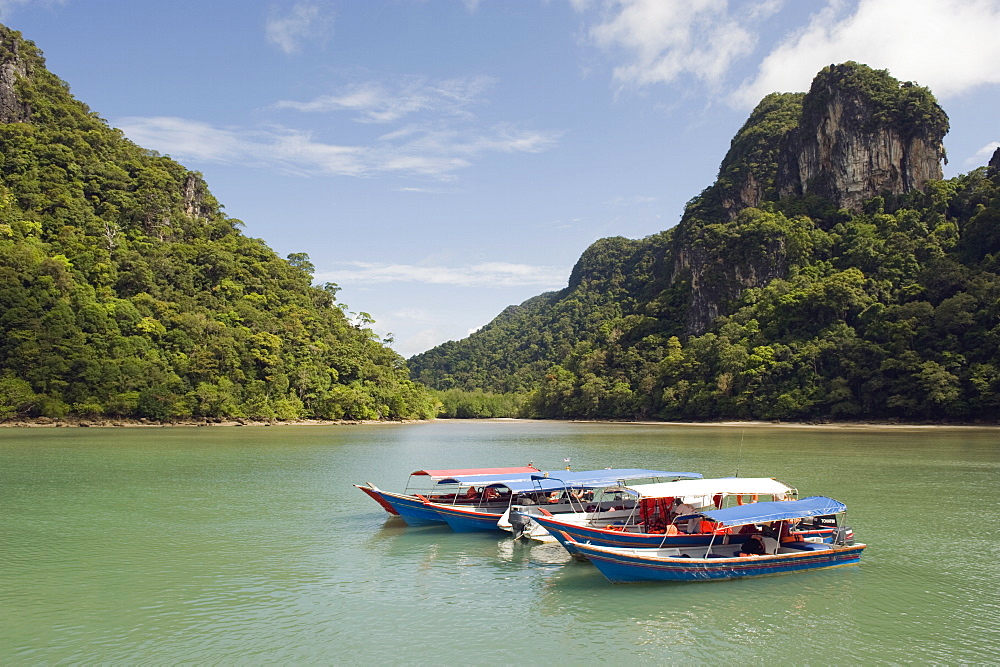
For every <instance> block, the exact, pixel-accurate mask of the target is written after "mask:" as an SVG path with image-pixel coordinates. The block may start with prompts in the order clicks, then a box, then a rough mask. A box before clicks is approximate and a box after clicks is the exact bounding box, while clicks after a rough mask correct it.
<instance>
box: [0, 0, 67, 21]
mask: <svg viewBox="0 0 1000 667" xmlns="http://www.w3.org/2000/svg"><path fill="white" fill-rule="evenodd" d="M64 4H66V0H0V19H4V20H6V19H7V18H8V17H9V16H10V15H11V14H12V13H13V12H14V10H16V9H17V8H18V7H21V6H24V5H40V6H42V7H52V6H57V5H64Z"/></svg>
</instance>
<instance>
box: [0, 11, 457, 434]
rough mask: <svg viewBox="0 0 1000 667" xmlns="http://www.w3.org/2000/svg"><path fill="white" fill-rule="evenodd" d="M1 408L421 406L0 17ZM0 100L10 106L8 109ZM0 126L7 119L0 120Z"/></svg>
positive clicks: (336, 314) (56, 412)
mask: <svg viewBox="0 0 1000 667" xmlns="http://www.w3.org/2000/svg"><path fill="white" fill-rule="evenodd" d="M0 62H7V63H15V64H18V65H21V66H23V68H24V71H25V74H26V75H25V76H17V77H16V78H17V80H16V82H15V83H14V85H13V91H14V93H15V94H16V97H17V100H18V102H19V103H20V105H21V107H22V108H24V109H28V110H30V115H29V117H28V118H26V119H25V122H0V419H10V418H20V417H39V416H46V417H56V418H60V417H64V416H67V415H76V416H81V417H130V418H138V417H145V418H150V419H157V420H167V419H177V418H189V417H205V418H252V419H275V418H276V419H295V418H304V417H309V418H327V419H401V418H429V417H433V416H434V415H435V413H436V411H437V408H438V405H439V404H438V402H437V400H436V399H434V398H433V397H432V396H431V394H430V392H429V391H428V390H427V389H426V388H424V387H423V386H422V385H419V384H416V383H413V382H411V380H410V378H409V372H408V370H407V368H406V365H405V362H404V360H403V359H402V358H401V357H400V356H399V355H397V354H396V353H395V352H393V351H392V350H390V349H389V348H388V347H386V346H385V345H384V344H383V343H382V341H380V340H378V337H377V336H376V335H375V334H374V333H373V332H372V331H371V330H370V329H369V328H367V326H368V325H370V324H371V320H370V319H368V318H366V317H365V316H364V314H363V313H362V314H361V315H360V316H359V317H348V316H347V315H346V314H345V312H344V310H346V307H344V306H343V304H337V303H336V299H335V295H336V291H337V287H336V286H335V285H332V284H327V285H326V286H324V287H323V288H319V287H314V286H312V275H311V272H312V268H313V267H312V265H311V264H310V263H309V261H308V257H307V256H306V255H305V254H294V255H291V256H289V258H288V260H284V259H281V258H279V257H278V256H277V255H276V254H275V253H274V252H273V251H272V250H271V249H270V248H268V247H267V245H265V244H264V242H263V241H261V240H259V239H253V238H248V237H246V236H244V235H243V234H242V233H241V232H240V231H239V227H240V226H241V225H242V223H241V222H240V221H239V220H235V219H232V218H228V217H227V216H226V215H224V214H223V213H222V212H221V210H220V206H219V204H218V202H216V201H215V199H214V198H213V197H212V195H211V194H210V193H209V192H208V191H207V188H206V187H205V184H204V182H203V181H202V179H201V177H200V175H198V174H196V173H192V172H189V171H188V170H186V169H185V168H184V167H182V166H181V165H180V164H178V163H176V162H174V161H173V160H171V159H169V158H168V157H164V156H160V155H158V154H156V153H155V152H152V151H148V150H144V149H142V148H140V147H139V146H136V145H135V144H133V143H132V142H130V141H128V140H127V139H125V138H124V137H123V136H122V134H121V133H120V132H119V131H118V130H116V129H112V128H110V127H109V126H108V125H107V124H106V123H105V122H104V121H103V120H102V119H101V118H99V117H98V116H97V115H96V114H94V113H93V112H91V111H90V110H89V109H88V108H87V107H86V105H84V104H82V103H81V102H79V101H77V100H75V99H73V98H72V97H71V95H70V94H69V90H68V86H67V85H66V84H65V83H63V82H62V81H60V80H59V79H58V78H56V77H55V76H54V75H52V74H51V73H49V72H48V71H46V69H45V66H44V61H43V59H42V57H41V54H40V53H39V51H38V50H37V49H36V48H35V47H34V45H33V44H31V43H30V42H27V41H23V40H21V38H20V35H19V33H16V32H13V31H9V30H7V29H6V28H3V27H2V26H0ZM15 106H16V105H15ZM6 120H11V119H10V118H8V119H6Z"/></svg>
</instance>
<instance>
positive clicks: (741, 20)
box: [573, 0, 782, 86]
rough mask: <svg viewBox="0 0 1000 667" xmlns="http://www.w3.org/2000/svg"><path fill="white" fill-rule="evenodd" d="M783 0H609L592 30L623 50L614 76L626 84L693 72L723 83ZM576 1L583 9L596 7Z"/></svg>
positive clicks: (598, 39)
mask: <svg viewBox="0 0 1000 667" xmlns="http://www.w3.org/2000/svg"><path fill="white" fill-rule="evenodd" d="M781 4H782V2H781V1H780V0H770V1H766V2H752V3H748V4H747V5H745V6H746V9H741V10H739V11H731V10H730V7H729V5H730V3H729V2H728V0H687V1H686V2H666V1H664V0H605V1H604V2H603V3H601V9H602V12H601V15H602V19H601V20H600V22H598V23H597V24H596V25H594V26H592V27H591V28H590V31H589V35H590V37H591V39H593V41H594V42H595V43H596V44H597V45H599V46H600V47H602V48H604V49H606V50H607V51H609V52H613V53H617V54H620V58H621V60H622V61H623V62H622V64H620V65H618V66H617V67H615V69H614V77H615V79H617V80H618V81H619V82H621V83H623V84H635V85H640V86H641V85H648V84H655V83H673V82H675V81H676V80H677V79H679V78H680V77H682V76H683V75H690V76H693V77H695V78H697V79H699V80H701V81H702V82H704V83H706V84H708V85H710V86H718V85H720V84H721V83H722V82H723V80H724V77H725V76H726V74H727V73H728V71H729V69H730V67H731V66H732V64H733V62H734V61H735V60H737V59H739V58H742V57H745V56H747V55H749V54H750V53H751V52H752V51H753V49H754V46H755V45H756V41H757V37H756V35H755V34H754V33H753V32H752V30H751V28H752V27H753V25H754V23H755V22H759V21H761V20H763V19H764V18H766V17H767V16H769V15H770V14H773V13H774V12H775V11H777V9H778V8H779V7H780V6H781ZM573 5H574V7H576V8H577V9H578V10H579V11H587V10H588V9H589V8H590V6H591V5H590V3H583V2H574V3H573Z"/></svg>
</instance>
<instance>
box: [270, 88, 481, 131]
mask: <svg viewBox="0 0 1000 667" xmlns="http://www.w3.org/2000/svg"><path fill="white" fill-rule="evenodd" d="M493 83H494V80H493V79H491V78H489V77H485V76H478V77H466V78H456V79H447V80H444V81H436V82H429V81H427V80H426V79H422V78H420V79H410V80H407V81H403V82H401V83H397V84H395V85H394V86H393V87H392V88H390V87H388V86H386V85H385V84H382V83H380V82H374V81H369V82H365V83H359V84H355V85H353V86H350V87H348V88H346V89H345V90H343V91H340V92H338V93H335V94H331V95H321V96H319V97H316V98H314V99H312V100H309V101H306V102H298V101H295V100H282V101H280V102H278V103H277V104H276V105H275V106H276V107H277V108H279V109H295V110H297V111H303V112H308V113H328V112H335V111H354V112H356V113H357V114H358V116H357V117H356V118H355V120H357V121H359V122H364V123H391V122H394V121H397V120H400V119H401V118H404V117H406V116H410V115H413V114H417V113H420V112H433V113H435V114H444V115H467V114H468V112H467V108H468V107H470V106H471V105H473V104H475V103H477V102H479V100H480V97H481V96H482V94H483V93H484V92H485V91H486V90H488V89H489V88H490V87H491V86H492V85H493Z"/></svg>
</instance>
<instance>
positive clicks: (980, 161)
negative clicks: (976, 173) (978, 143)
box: [965, 141, 1000, 167]
mask: <svg viewBox="0 0 1000 667" xmlns="http://www.w3.org/2000/svg"><path fill="white" fill-rule="evenodd" d="M998 148H1000V141H991V142H990V143H988V144H986V145H985V146H983V147H982V148H980V149H979V150H978V151H976V154H975V155H973V156H972V157H970V158H968V159H967V160H966V161H965V166H966V167H981V166H982V165H984V164H986V163H987V162H989V161H990V158H991V157H993V154H994V153H995V152H996V150H997V149H998Z"/></svg>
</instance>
